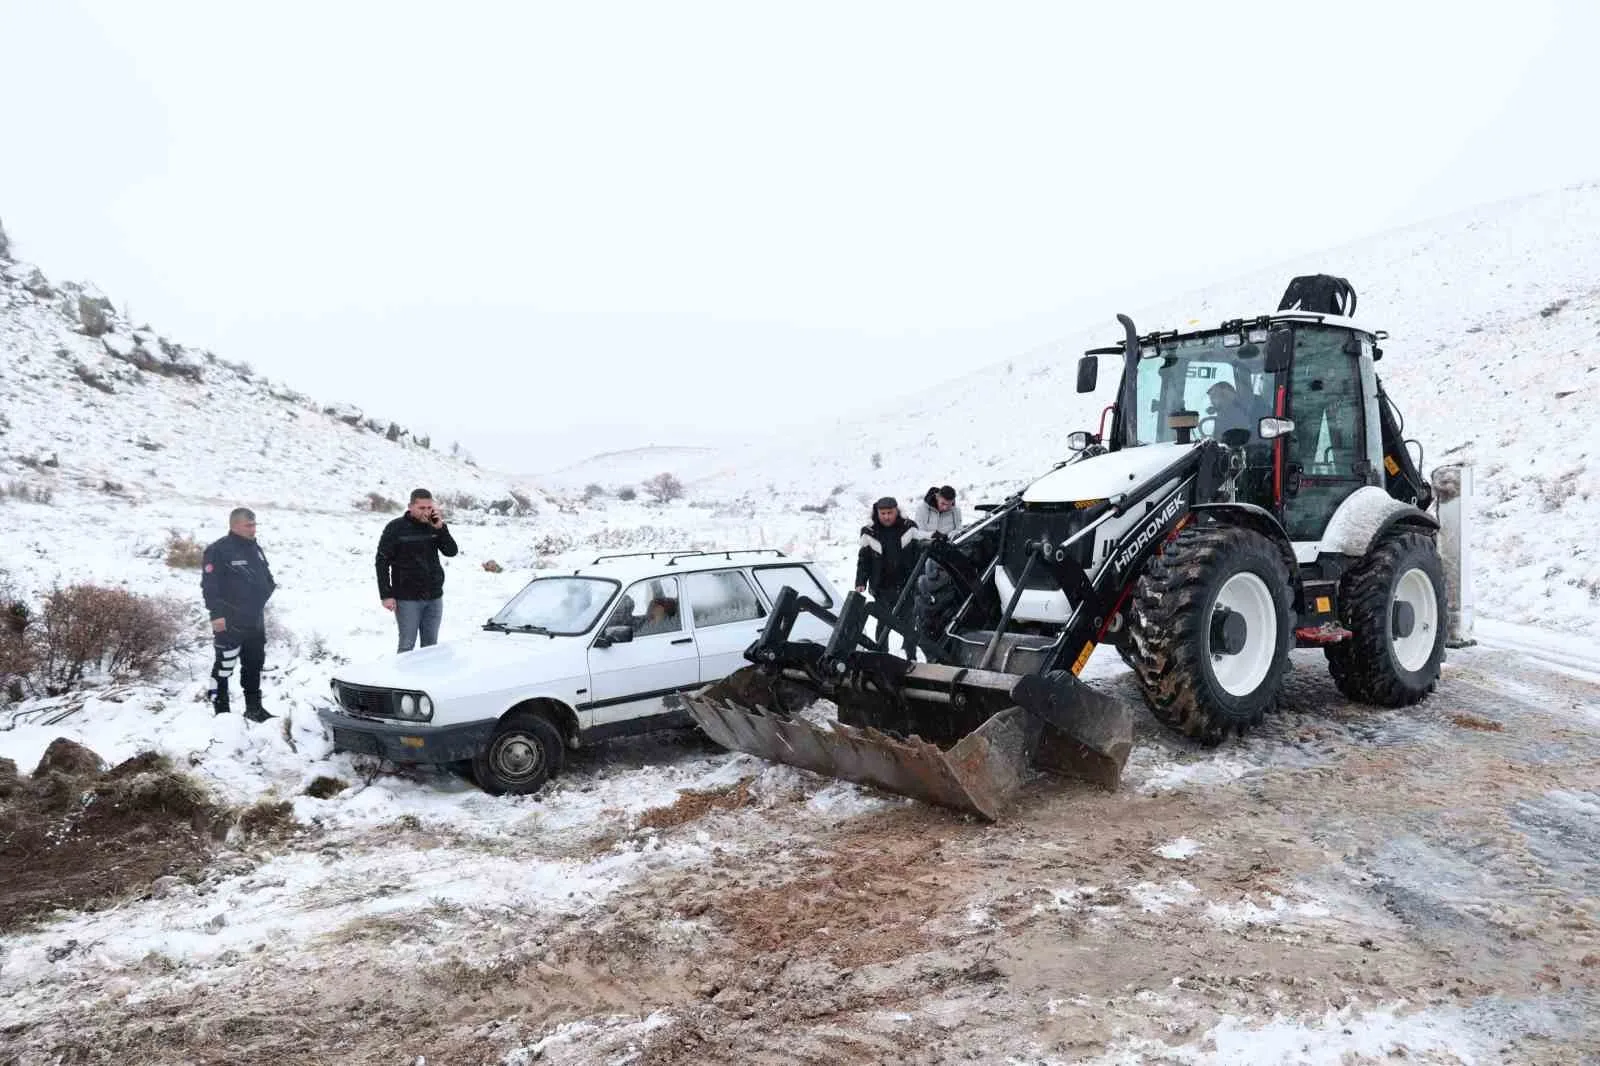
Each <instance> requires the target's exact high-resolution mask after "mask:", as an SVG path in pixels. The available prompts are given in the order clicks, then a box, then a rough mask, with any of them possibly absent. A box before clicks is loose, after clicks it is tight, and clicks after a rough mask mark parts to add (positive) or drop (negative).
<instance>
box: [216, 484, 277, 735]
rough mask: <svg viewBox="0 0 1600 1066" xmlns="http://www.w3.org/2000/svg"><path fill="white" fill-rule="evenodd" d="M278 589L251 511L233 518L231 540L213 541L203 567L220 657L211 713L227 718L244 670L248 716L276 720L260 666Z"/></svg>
mask: <svg viewBox="0 0 1600 1066" xmlns="http://www.w3.org/2000/svg"><path fill="white" fill-rule="evenodd" d="M277 587H278V585H277V582H276V581H274V580H273V579H272V570H271V568H269V567H268V566H267V553H266V552H264V551H262V550H261V545H259V544H257V543H256V516H255V512H254V511H251V510H250V509H249V508H248V507H235V508H234V509H233V510H232V511H231V512H230V513H229V514H228V535H227V536H225V537H223V538H222V539H221V540H218V541H213V542H212V543H211V544H210V545H209V546H207V548H206V550H205V555H204V556H203V558H202V559H201V563H200V592H201V594H202V595H203V596H204V597H205V601H206V610H208V611H210V612H211V644H212V647H213V648H214V649H215V652H216V657H215V660H214V661H213V663H212V666H211V676H212V678H213V679H214V680H215V681H216V694H215V695H214V696H213V697H212V708H213V709H214V710H215V711H216V713H218V714H226V713H228V711H229V710H230V708H229V706H228V681H229V679H230V678H231V677H232V676H233V669H234V667H235V666H238V667H239V687H240V688H241V689H243V690H244V716H245V718H247V719H249V720H250V721H252V722H264V721H266V720H267V719H268V718H271V717H273V716H272V715H270V714H268V713H266V711H264V710H263V709H262V707H261V666H262V664H263V663H264V662H265V661H266V655H267V621H266V608H267V601H268V600H269V599H271V598H272V593H273V591H274V590H275V589H276V588H277Z"/></svg>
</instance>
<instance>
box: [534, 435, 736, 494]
mask: <svg viewBox="0 0 1600 1066" xmlns="http://www.w3.org/2000/svg"><path fill="white" fill-rule="evenodd" d="M727 469H728V457H727V455H726V454H725V453H724V452H723V451H721V450H720V449H717V448H694V447H681V446H680V447H671V446H652V447H647V448H627V449H624V450H622V451H615V452H602V453H600V454H599V455H593V456H590V457H589V458H587V459H584V460H582V461H581V462H576V463H571V464H569V465H567V466H564V467H561V468H559V469H556V470H550V471H546V472H541V473H537V474H535V475H533V477H534V480H536V481H537V482H538V483H539V484H540V485H543V486H545V487H546V488H548V489H551V490H558V491H562V492H568V493H577V492H582V491H583V490H584V489H585V488H587V487H588V486H589V485H599V486H600V487H601V488H603V489H605V490H606V491H607V492H611V491H615V490H616V489H619V488H622V487H624V486H637V485H639V484H640V483H641V482H643V481H644V480H645V479H647V478H652V477H655V476H656V475H657V474H660V473H663V472H666V473H671V474H673V475H674V476H675V477H677V478H678V479H680V480H681V481H684V482H686V483H687V482H690V481H698V480H704V479H705V478H708V477H715V476H716V475H718V474H721V473H724V472H725V471H726V470H727Z"/></svg>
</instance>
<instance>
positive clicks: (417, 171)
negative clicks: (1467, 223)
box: [0, 0, 1600, 472]
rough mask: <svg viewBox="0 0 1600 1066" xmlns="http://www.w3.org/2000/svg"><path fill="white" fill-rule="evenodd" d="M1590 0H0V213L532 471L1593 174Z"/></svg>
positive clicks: (989, 358)
mask: <svg viewBox="0 0 1600 1066" xmlns="http://www.w3.org/2000/svg"><path fill="white" fill-rule="evenodd" d="M1597 8H1600V4H1587V3H1584V2H1581V0H1579V2H1573V3H1569V4H1562V3H1558V2H1554V0H1516V2H1505V3H1496V4H1488V3H1478V4H1473V3H1461V2H1454V3H1443V2H1422V0H1382V2H1373V3H1362V2H1344V3H1338V4H1329V3H1311V4H1303V5H1290V4H1286V3H1283V2H1281V0H1278V2H1268V3H1242V2H1238V3H1230V2H1216V3H1210V4H1196V3H1193V2H1172V3H1152V2H1145V3H1139V4H1112V3H1094V4H1071V3H1054V2H1051V3H1037V4H1031V3H1003V2H998V0H996V2H986V3H976V2H973V3H967V4H962V5H956V4H940V3H931V2H917V3H903V4H902V3H894V4H890V3H874V2H868V0H854V2H849V3H826V2H817V0H811V2H807V3H803V4H802V3H790V4H786V5H780V4H776V3H749V2H737V3H726V4H709V3H690V2H678V3H648V4H647V3H637V4H627V3H607V4H591V3H575V2H563V3H513V2H509V0H508V2H504V3H494V4H490V3H471V2H457V3H454V4H449V5H444V4H437V3H430V4H420V3H402V2H395V0H388V2H383V3H355V2H352V0H321V2H317V3H301V2H280V3H277V4H272V5H240V4H218V3H199V2H196V3H166V2H159V0H138V2H128V0H104V2H73V0H0V45H3V48H0V56H3V57H0V63H3V70H4V77H5V90H4V92H3V93H0V219H3V220H4V222H5V224H6V227H7V229H8V231H9V232H10V233H11V236H12V238H13V242H14V244H15V245H16V253H17V254H18V255H19V256H20V257H23V258H26V259H29V260H32V261H33V262H36V263H38V264H40V265H41V266H42V267H43V268H44V269H45V270H46V272H47V273H49V274H51V275H53V276H56V277H58V278H63V279H87V280H92V281H94V282H95V283H97V284H98V285H99V286H100V287H101V288H102V289H104V290H105V291H106V292H107V294H108V295H110V296H111V297H112V298H113V299H114V300H115V301H116V302H117V304H118V305H119V306H122V305H124V304H126V305H127V306H129V307H130V308H131V311H132V313H133V316H134V317H135V318H136V319H138V320H140V321H146V320H147V321H149V322H150V323H151V324H152V325H154V326H155V327H156V328H157V329H159V330H161V331H162V332H165V333H167V334H169V335H171V336H174V337H176V338H177V339H179V340H181V341H183V342H185V343H190V344H193V345H196V346H200V347H210V348H212V349H213V350H214V351H216V352H217V353H218V354H219V355H221V356H223V357H224V358H228V359H234V360H241V359H242V360H245V361H248V362H250V363H251V364H253V365H254V366H255V367H256V368H257V369H258V370H260V371H262V372H263V373H265V374H267V375H268V376H270V377H272V378H274V379H277V380H283V381H286V382H288V383H289V384H290V385H292V386H294V387H297V388H300V389H302V390H303V391H306V392H309V393H311V394H312V395H314V396H316V397H318V398H319V399H325V400H329V401H334V400H343V401H350V402H354V403H356V404H358V405H360V406H362V407H363V408H365V409H366V410H367V411H368V412H369V413H371V414H376V415H381V416H384V417H391V418H395V419H397V420H399V421H402V422H404V423H407V424H410V425H415V426H417V427H418V428H420V429H422V430H424V431H431V432H432V434H433V436H434V439H435V441H436V442H440V443H443V442H447V441H449V440H451V439H459V440H460V441H461V442H462V443H463V444H464V445H465V446H467V447H468V448H469V449H470V450H472V451H473V452H475V453H476V454H477V456H478V458H479V460H480V461H481V462H483V463H484V464H485V465H490V466H495V467H499V468H502V469H508V470H513V471H516V472H532V471H538V470H541V469H549V468H551V467H554V466H558V465H561V464H563V463H565V462H568V461H571V460H573V459H576V458H580V457H582V456H584V455H587V454H590V453H593V452H596V451H601V450H611V449H614V448H621V447H632V446H636V445H640V444H647V443H658V444H674V443H699V442H703V441H706V440H709V439H714V438H715V436H716V435H718V434H726V433H735V434H737V433H749V432H756V431H760V430H762V429H764V428H767V427H772V428H774V429H777V428H781V427H782V426H783V425H785V424H790V423H795V422H807V421H815V420H817V419H819V418H826V417H831V416H834V415H837V414H841V413H848V412H851V411H858V410H863V409H865V410H881V411H883V412H884V413H885V416H886V417H904V412H903V411H902V410H901V408H900V406H899V405H898V404H897V403H896V402H895V400H896V397H897V395H898V394H903V393H905V392H907V391H910V390H912V389H915V388H917V387H920V386H922V385H925V384H928V383H931V382H935V381H938V380H942V379H945V378H949V377H952V376H954V375H957V374H959V373H962V372H963V371H965V370H967V369H969V368H971V367H972V366H974V365H982V364H987V363H993V362H1004V361H1005V360H1006V359H1007V358H1008V357H1010V356H1012V355H1016V354H1018V353H1020V352H1022V351H1025V350H1027V349H1029V348H1032V347H1034V346H1036V345H1039V344H1042V343H1045V342H1048V341H1050V340H1052V339H1054V338H1055V337H1057V336H1060V335H1062V334H1064V333H1067V332H1070V331H1072V330H1073V329H1074V328H1075V327H1077V326H1080V325H1082V324H1083V323H1084V322H1086V321H1096V320H1099V319H1102V318H1108V317H1109V316H1110V315H1111V314H1112V312H1113V311H1114V310H1116V309H1121V308H1122V307H1125V306H1128V304H1127V301H1129V300H1132V299H1141V298H1142V299H1155V298H1158V297H1162V296H1165V295H1170V294H1173V293H1175V292H1176V291H1178V290H1181V289H1182V288H1186V287H1189V286H1192V285H1195V284H1198V283H1201V282H1203V281H1204V280H1206V279H1208V278H1211V277H1214V276H1227V275H1232V274H1237V273H1240V272H1243V271H1244V270H1246V269H1249V268H1252V267H1256V266H1262V265H1266V264H1268V263H1271V262H1273V261H1276V260H1278V259H1281V258H1283V257H1285V256H1289V255H1292V254H1297V253H1300V252H1304V251H1309V250H1315V249H1319V248H1323V247H1327V246H1331V245H1335V244H1339V243H1342V242H1344V241H1347V240H1351V239H1355V238H1358V237H1361V236H1365V235H1368V234H1372V233H1376V232H1380V231H1382V230H1385V229H1390V228H1393V227H1394V226H1396V225H1401V224H1404V223H1408V222H1413V221H1418V220H1421V219H1424V218H1427V217H1430V216H1433V215H1437V214H1441V213H1445V212H1448V211H1452V210H1456V209H1459V208H1462V207H1466V206H1470V205H1472V204H1474V203H1479V202H1483V201H1486V200H1494V199H1500V198H1504V197H1508V196H1515V195H1520V194H1524V193H1531V192H1538V191H1543V190H1546V189H1550V188H1555V187H1559V186H1561V185H1564V184H1570V183H1573V182H1579V181H1585V180H1593V179H1596V178H1600V138H1597V137H1595V136H1594V134H1593V130H1594V126H1595V118H1594V115H1593V108H1594V106H1595V103H1596V101H1600V64H1597V63H1595V62H1594V61H1593V58H1592V55H1591V52H1592V49H1593V47H1594V43H1595V41H1597V40H1600V14H1597V13H1596V11H1595V9H1597ZM1319 143H1320V144H1321V145H1323V147H1322V148H1319V149H1317V150H1315V151H1307V150H1306V148H1307V146H1308V145H1315V144H1319ZM1291 148H1292V149H1293V150H1292V151H1291V150H1289V149H1291ZM1358 284H1359V282H1358ZM1273 296H1276V294H1275V293H1274V294H1268V297H1267V298H1270V297H1273ZM1114 304H1115V305H1116V306H1113V305H1114Z"/></svg>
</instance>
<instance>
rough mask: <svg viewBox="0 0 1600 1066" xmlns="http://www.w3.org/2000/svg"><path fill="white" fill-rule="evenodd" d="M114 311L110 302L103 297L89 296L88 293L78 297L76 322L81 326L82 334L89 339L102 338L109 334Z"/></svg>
mask: <svg viewBox="0 0 1600 1066" xmlns="http://www.w3.org/2000/svg"><path fill="white" fill-rule="evenodd" d="M114 310H115V309H114V308H113V307H112V306H111V301H110V300H108V299H106V298H105V297H104V296H91V295H90V294H89V293H82V294H80V295H79V296H78V322H79V323H80V324H81V325H82V326H83V332H85V333H87V334H88V335H89V336H91V337H103V336H105V335H106V334H107V333H110V332H111V316H112V314H113V313H114Z"/></svg>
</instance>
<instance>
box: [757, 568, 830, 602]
mask: <svg viewBox="0 0 1600 1066" xmlns="http://www.w3.org/2000/svg"><path fill="white" fill-rule="evenodd" d="M754 573H755V575H756V583H757V584H759V585H760V586H761V591H762V592H765V593H766V594H767V600H768V601H769V602H772V603H776V602H777V601H778V593H779V592H781V591H783V587H784V586H785V585H788V586H790V587H791V588H793V589H794V590H795V591H796V592H798V593H799V594H800V595H802V596H805V597H806V598H807V599H810V600H811V601H812V602H814V603H820V604H821V605H822V606H824V607H832V606H833V597H832V596H829V595H828V594H827V593H826V592H824V591H823V590H822V586H821V585H819V584H817V579H816V578H814V577H812V576H811V572H810V571H809V570H807V569H806V568H805V567H803V566H763V567H759V568H757V569H756V570H755V571H754Z"/></svg>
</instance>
